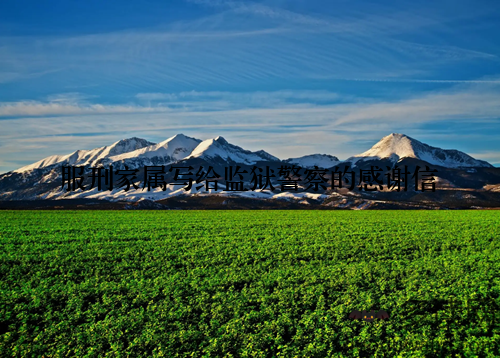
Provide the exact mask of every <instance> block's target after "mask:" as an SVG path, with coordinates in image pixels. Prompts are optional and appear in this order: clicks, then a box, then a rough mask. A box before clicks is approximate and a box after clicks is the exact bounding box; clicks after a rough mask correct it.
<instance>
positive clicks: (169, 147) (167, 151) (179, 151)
mask: <svg viewBox="0 0 500 358" xmlns="http://www.w3.org/2000/svg"><path fill="white" fill-rule="evenodd" d="M200 143H201V140H200V139H196V138H191V137H188V136H185V135H184V134H176V135H175V136H173V137H170V138H168V139H166V140H164V141H163V142H160V143H158V144H153V145H150V146H148V147H143V148H140V149H137V150H134V151H131V152H127V153H124V154H120V155H116V156H112V157H109V158H108V160H109V161H111V162H117V161H129V160H130V159H146V158H147V159H152V158H162V159H163V161H164V162H166V161H169V162H174V161H177V160H181V159H184V158H186V157H187V156H189V155H190V154H191V152H192V151H193V150H194V149H195V148H196V147H197V146H198V144H200Z"/></svg>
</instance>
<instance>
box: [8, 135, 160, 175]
mask: <svg viewBox="0 0 500 358" xmlns="http://www.w3.org/2000/svg"><path fill="white" fill-rule="evenodd" d="M153 144H154V143H152V142H149V141H147V140H145V139H142V138H137V137H132V138H127V139H122V140H119V141H117V142H115V143H113V144H111V145H109V146H104V147H99V148H95V149H91V150H77V151H75V152H73V153H71V154H66V155H52V156H50V157H47V158H44V159H42V160H40V161H38V162H36V163H33V164H30V165H27V166H24V167H22V168H19V169H17V170H15V171H14V172H16V173H23V172H29V171H31V170H34V169H41V168H46V167H50V166H52V165H54V164H65V165H94V164H95V163H97V162H99V161H101V160H104V159H107V158H109V157H111V156H115V155H120V154H123V153H127V152H130V151H134V150H136V149H138V148H143V147H147V146H150V145H153Z"/></svg>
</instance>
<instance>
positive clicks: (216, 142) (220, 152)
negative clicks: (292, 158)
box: [186, 136, 279, 165]
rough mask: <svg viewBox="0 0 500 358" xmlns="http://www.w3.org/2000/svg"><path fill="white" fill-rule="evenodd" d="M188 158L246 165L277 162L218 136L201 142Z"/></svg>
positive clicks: (266, 155) (270, 157)
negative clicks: (221, 160)
mask: <svg viewBox="0 0 500 358" xmlns="http://www.w3.org/2000/svg"><path fill="white" fill-rule="evenodd" d="M190 158H202V159H217V158H221V159H223V160H226V161H233V162H236V163H242V164H248V165H251V164H255V163H256V162H259V161H279V159H278V158H276V157H274V156H272V155H271V154H269V153H267V152H265V151H263V150H260V151H258V152H251V151H249V150H245V149H243V148H241V147H238V146H236V145H233V144H231V143H229V142H228V141H226V140H225V139H224V138H223V137H220V136H219V137H217V138H213V139H207V140H205V141H203V142H201V143H200V144H199V145H198V146H197V147H196V148H195V149H194V150H193V152H192V153H191V155H190V156H189V157H187V158H186V159H190Z"/></svg>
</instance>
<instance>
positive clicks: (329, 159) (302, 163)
mask: <svg viewBox="0 0 500 358" xmlns="http://www.w3.org/2000/svg"><path fill="white" fill-rule="evenodd" d="M284 162H285V163H290V164H295V165H298V166H299V167H303V168H314V167H315V166H317V167H319V168H331V167H334V166H336V165H337V164H338V163H339V162H340V161H339V158H337V157H335V156H333V155H329V154H310V155H304V156H303V157H298V158H289V159H286V160H284Z"/></svg>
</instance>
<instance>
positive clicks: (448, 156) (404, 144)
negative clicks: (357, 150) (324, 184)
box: [346, 133, 493, 168]
mask: <svg viewBox="0 0 500 358" xmlns="http://www.w3.org/2000/svg"><path fill="white" fill-rule="evenodd" d="M402 158H416V159H420V160H423V161H425V162H427V163H429V164H433V165H439V166H442V167H446V168H459V167H493V166H492V165H491V164H489V163H487V162H485V161H483V160H478V159H474V158H472V157H471V156H470V155H467V154H465V153H463V152H460V151H458V150H454V149H441V148H436V147H431V146H430V145H427V144H424V143H422V142H419V141H418V140H416V139H413V138H410V137H408V136H406V135H404V134H399V133H392V134H389V135H388V136H385V137H384V138H382V139H381V140H380V141H379V142H378V143H377V144H375V145H374V146H373V147H372V148H370V149H369V150H367V151H366V152H364V153H361V154H358V155H355V156H354V157H350V158H348V159H347V160H346V162H351V163H353V164H354V165H355V163H357V162H358V161H366V160H374V159H390V160H391V161H392V162H393V163H397V162H398V161H399V160H400V159H402Z"/></svg>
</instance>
